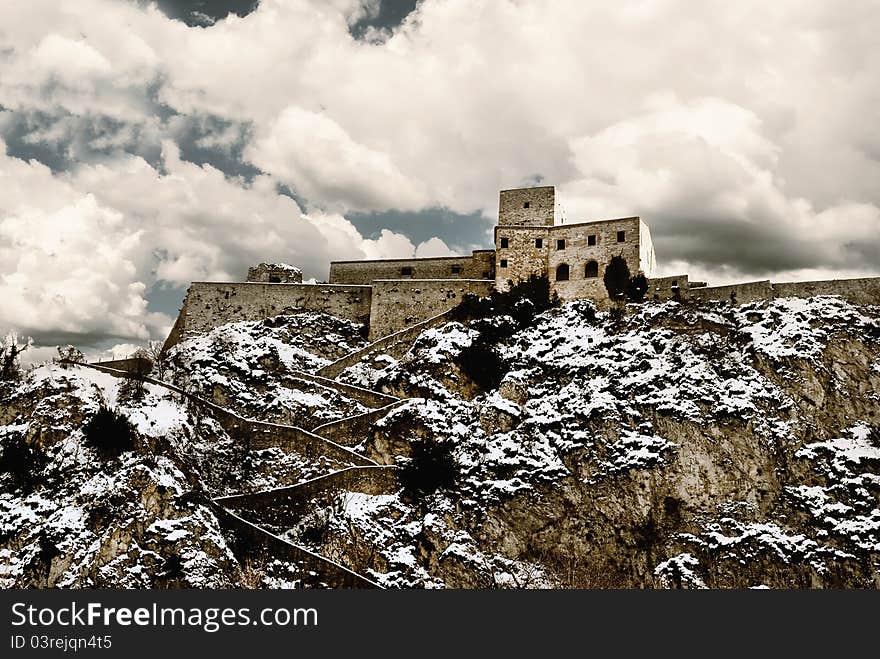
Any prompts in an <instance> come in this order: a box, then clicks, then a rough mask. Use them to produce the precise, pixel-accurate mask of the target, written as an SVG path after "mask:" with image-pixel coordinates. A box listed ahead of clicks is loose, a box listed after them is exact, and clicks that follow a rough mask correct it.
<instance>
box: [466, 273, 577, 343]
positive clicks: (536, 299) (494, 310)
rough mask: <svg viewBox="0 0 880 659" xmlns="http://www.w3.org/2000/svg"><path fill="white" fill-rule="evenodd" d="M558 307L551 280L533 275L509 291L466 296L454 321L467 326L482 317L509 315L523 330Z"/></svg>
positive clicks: (514, 285)
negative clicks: (538, 315) (537, 316)
mask: <svg viewBox="0 0 880 659" xmlns="http://www.w3.org/2000/svg"><path fill="white" fill-rule="evenodd" d="M558 304H559V299H558V298H557V296H556V294H555V293H551V291H550V280H549V279H548V278H547V277H539V276H538V275H532V276H531V277H529V278H528V279H525V280H523V281H520V282H517V283H516V284H513V285H512V286H511V287H510V290H508V291H504V292H501V291H493V292H492V294H491V295H489V296H487V297H482V298H481V297H477V296H476V295H471V294H468V295H465V296H464V297H463V298H462V300H461V302H460V303H459V305H458V306H457V307H456V308H455V312H454V313H453V319H454V320H457V321H459V322H462V323H465V322H468V321H472V320H477V319H481V318H489V317H497V316H510V317H511V318H513V319H514V321H515V322H516V324H517V326H518V327H520V328H521V327H525V326H527V325H528V324H529V323H531V321H532V319H533V318H534V317H535V316H536V315H537V314H539V313H542V312H544V311H546V310H547V309H549V308H551V307H554V306H556V305H558ZM514 331H515V330H514Z"/></svg>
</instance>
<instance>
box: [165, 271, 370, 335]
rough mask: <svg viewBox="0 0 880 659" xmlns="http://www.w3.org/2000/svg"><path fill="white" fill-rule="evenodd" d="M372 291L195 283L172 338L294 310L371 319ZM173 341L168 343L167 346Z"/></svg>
mask: <svg viewBox="0 0 880 659" xmlns="http://www.w3.org/2000/svg"><path fill="white" fill-rule="evenodd" d="M371 293H372V289H371V288H370V287H369V286H334V285H330V284H258V283H212V282H194V283H193V284H192V285H191V286H190V288H189V291H188V292H187V294H186V298H185V299H184V302H183V308H182V309H181V311H180V317H179V319H178V323H175V331H174V332H173V333H172V336H170V337H169V341H170V340H171V339H172V337H174V338H175V339H176V341H175V342H177V341H182V340H185V339H188V338H190V337H191V336H197V335H199V334H204V333H206V332H209V331H210V330H212V329H213V328H215V327H218V326H220V325H223V324H225V323H232V322H237V321H242V320H262V319H263V318H269V317H271V316H277V315H278V314H281V313H290V312H293V311H295V310H307V311H322V312H324V313H328V314H331V315H333V316H337V317H339V318H345V319H347V320H352V321H355V322H359V323H367V322H369V319H370V303H371ZM171 345H173V344H168V343H167V342H166V346H165V347H166V348H169V347H171Z"/></svg>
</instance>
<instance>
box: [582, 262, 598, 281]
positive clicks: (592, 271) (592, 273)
mask: <svg viewBox="0 0 880 659" xmlns="http://www.w3.org/2000/svg"><path fill="white" fill-rule="evenodd" d="M598 276H599V264H598V263H596V262H595V261H587V265H586V267H585V268H584V277H586V278H587V279H595V278H596V277H598Z"/></svg>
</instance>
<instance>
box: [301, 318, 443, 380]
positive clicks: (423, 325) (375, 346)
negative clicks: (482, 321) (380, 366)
mask: <svg viewBox="0 0 880 659" xmlns="http://www.w3.org/2000/svg"><path fill="white" fill-rule="evenodd" d="M451 312H452V309H449V310H447V311H444V312H443V313H441V314H437V315H436V316H433V317H431V318H428V319H427V320H423V321H422V322H420V323H416V324H415V325H413V326H412V327H407V328H406V329H402V330H400V331H399V332H394V333H393V334H389V335H387V336H383V337H382V338H381V339H379V340H377V341H373V342H372V343H370V344H369V345H366V346H364V347H363V348H361V349H360V350H355V351H354V352H350V353H348V354H347V355H345V356H344V357H340V358H339V359H337V360H336V361H335V362H330V363H329V364H327V365H326V366H322V367H321V368H320V369H318V375H321V376H323V377H325V378H335V377H336V376H338V375H339V374H340V373H342V371H344V370H345V369H347V368H349V367H350V366H354V365H355V364H357V363H359V362H360V361H361V360H363V359H364V358H365V357H366V356H367V355H370V354H375V353H380V352H387V353H388V354H391V355H392V356H394V357H400V356H402V355H403V354H405V353H406V351H407V350H409V348H410V346H411V345H412V342H413V341H414V340H415V338H416V337H417V336H418V335H419V334H421V333H422V332H424V331H425V330H426V329H429V328H431V327H436V326H438V325H442V324H444V323H446V322H448V319H449V316H450V315H451ZM397 345H399V346H401V348H400V349H399V350H398V351H396V352H397V353H399V354H394V351H393V348H392V346H397Z"/></svg>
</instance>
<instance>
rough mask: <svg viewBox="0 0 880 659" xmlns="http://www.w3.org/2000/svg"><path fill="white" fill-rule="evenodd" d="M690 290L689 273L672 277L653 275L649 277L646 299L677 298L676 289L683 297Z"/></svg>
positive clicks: (661, 300)
mask: <svg viewBox="0 0 880 659" xmlns="http://www.w3.org/2000/svg"><path fill="white" fill-rule="evenodd" d="M689 290H690V282H689V280H688V276H687V275H672V276H670V277H651V278H649V279H648V293H647V294H646V295H645V299H646V300H648V301H651V300H657V301H659V302H664V301H666V300H672V299H673V298H675V295H676V291H677V292H678V295H679V296H681V297H682V298H684V297H686V296H687V294H688V291H689Z"/></svg>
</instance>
